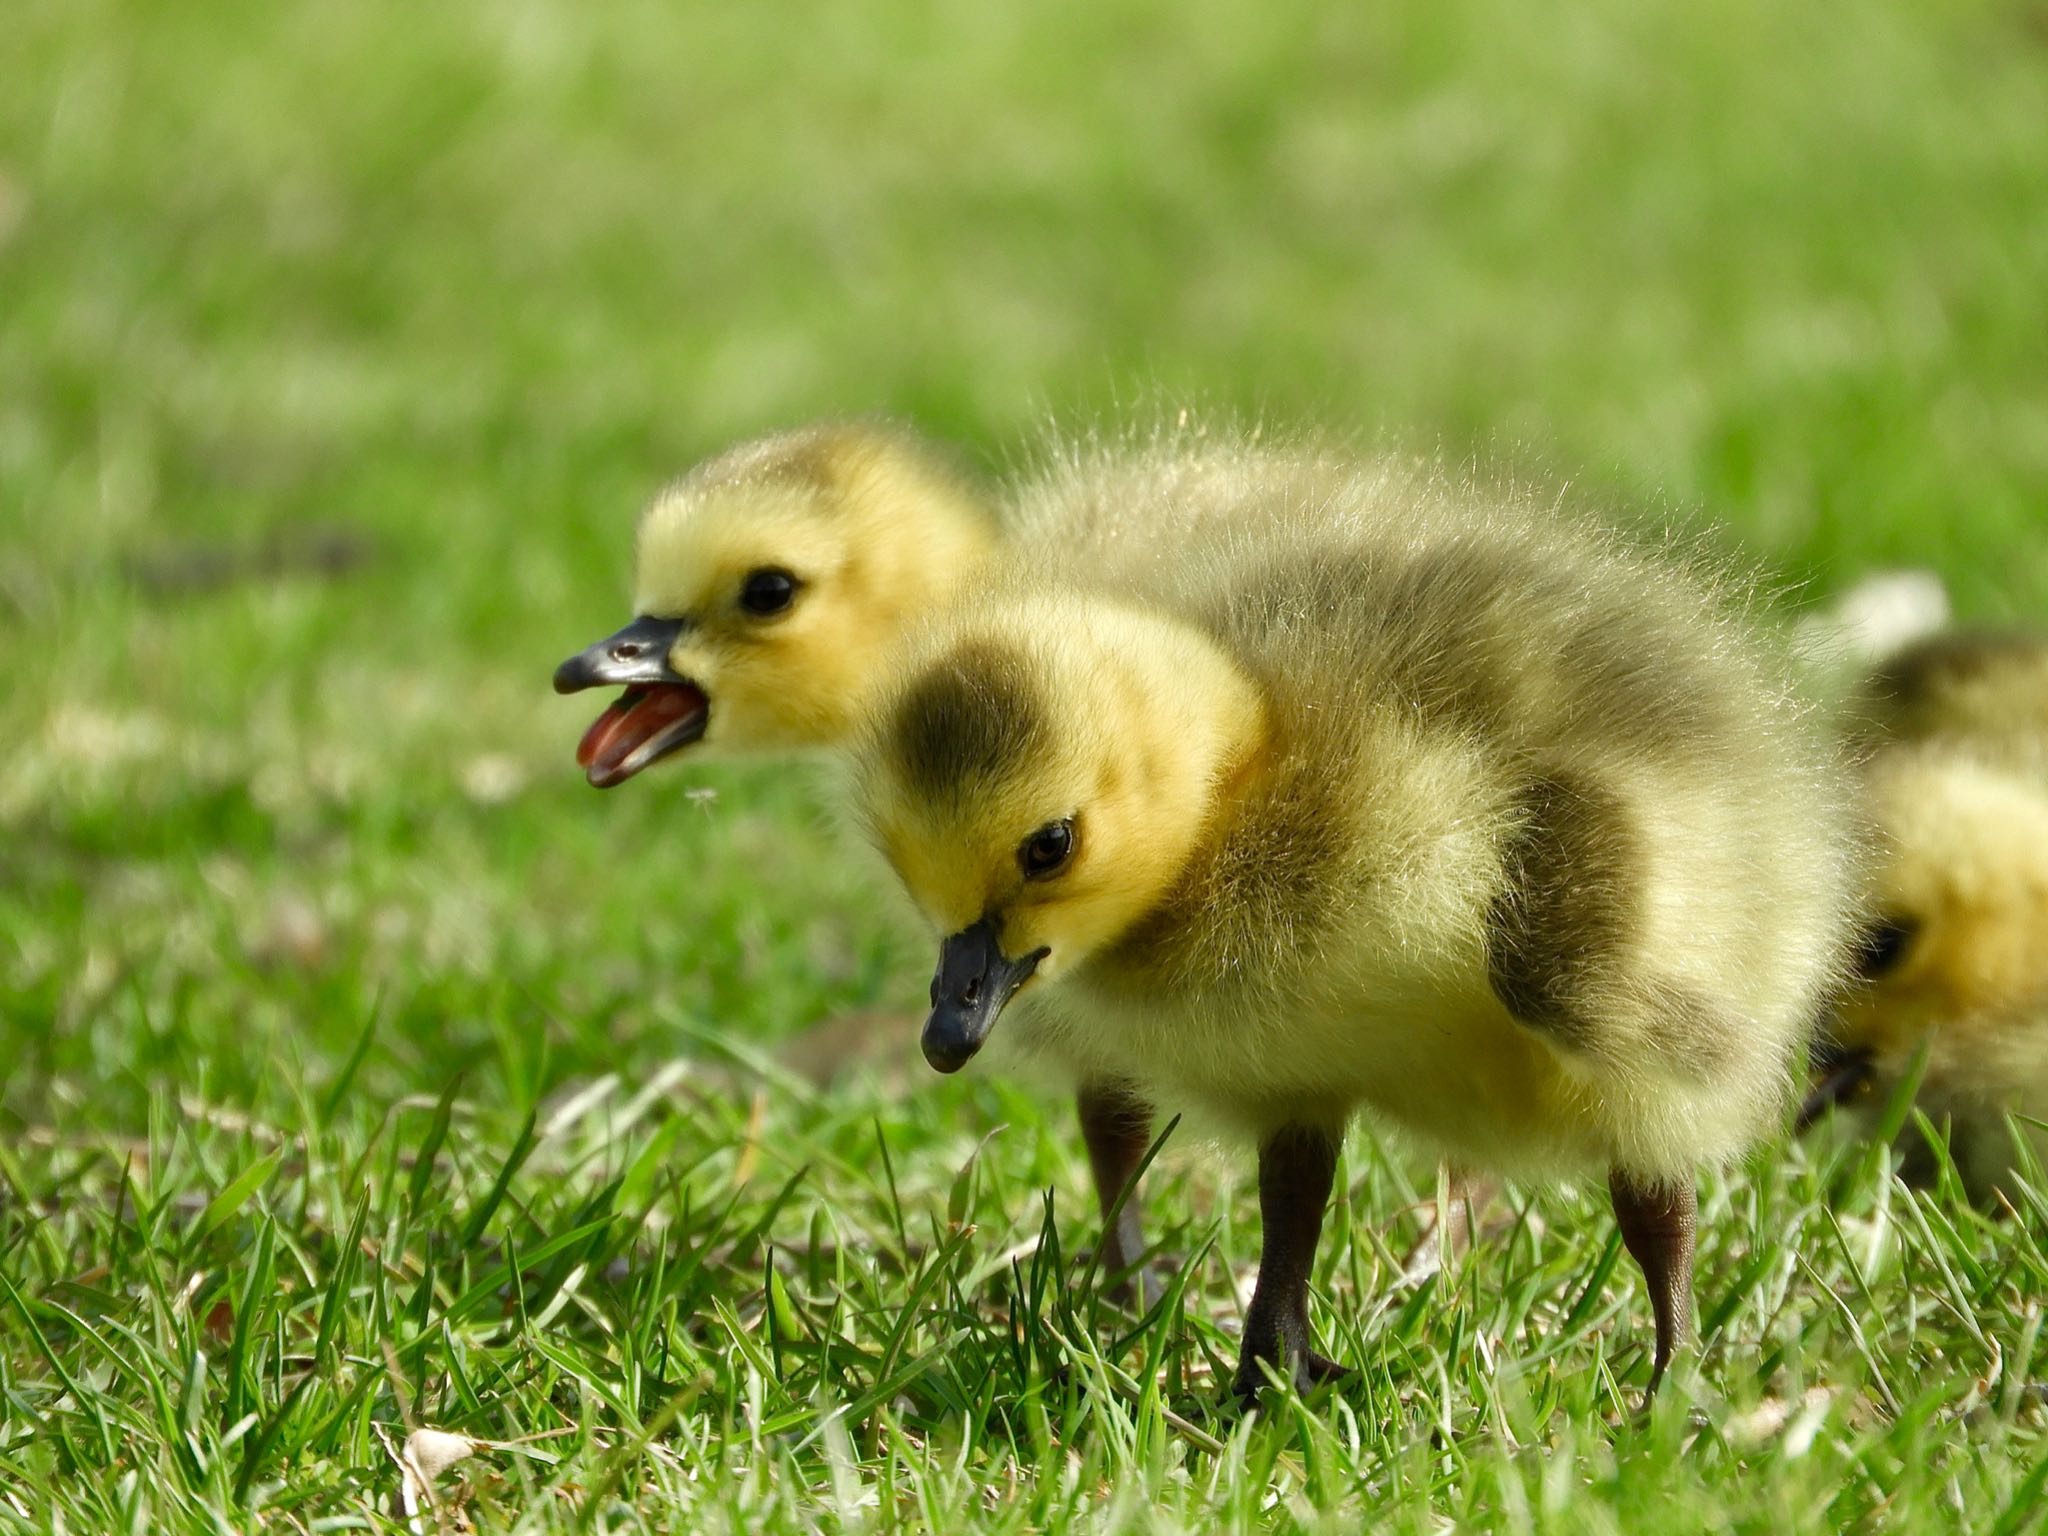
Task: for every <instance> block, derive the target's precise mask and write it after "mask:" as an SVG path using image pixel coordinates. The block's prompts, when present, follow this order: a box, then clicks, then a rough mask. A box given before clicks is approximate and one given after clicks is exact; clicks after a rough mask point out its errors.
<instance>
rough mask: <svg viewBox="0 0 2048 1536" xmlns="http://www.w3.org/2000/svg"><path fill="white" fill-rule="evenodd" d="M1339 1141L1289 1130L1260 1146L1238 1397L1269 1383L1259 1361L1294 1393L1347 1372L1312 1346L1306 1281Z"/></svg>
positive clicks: (1293, 1127) (1296, 1128) (1256, 1392)
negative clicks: (1255, 1274) (1252, 1273)
mask: <svg viewBox="0 0 2048 1536" xmlns="http://www.w3.org/2000/svg"><path fill="white" fill-rule="evenodd" d="M1337 1143H1338V1139H1337V1137H1335V1136H1332V1135H1331V1134H1330V1133H1329V1132H1327V1131H1322V1130H1317V1129H1314V1128H1312V1127H1310V1126H1305V1125H1290V1126H1287V1127H1285V1128H1283V1129H1281V1130H1279V1131H1277V1132H1275V1133H1274V1134H1273V1136H1272V1137H1271V1138H1270V1139H1269V1140H1268V1141H1267V1142H1266V1144H1265V1145H1264V1146H1263V1147H1261V1148H1259V1220H1260V1222H1261V1223H1262V1224H1263V1228H1264V1230H1263V1232H1262V1234H1261V1241H1260V1246H1259V1280H1258V1284H1257V1285H1256V1286H1255V1287H1254V1288H1253V1290H1252V1304H1251V1309H1250V1310H1249V1311H1248V1312H1246V1313H1245V1318H1244V1347H1243V1348H1242V1350H1240V1352H1239V1354H1238V1360H1237V1381H1236V1391H1237V1395H1238V1396H1239V1397H1240V1398H1242V1399H1245V1400H1247V1401H1249V1400H1251V1399H1254V1398H1256V1397H1257V1396H1258V1395H1259V1391H1260V1389H1261V1388H1262V1387H1264V1386H1265V1384H1266V1375H1265V1372H1264V1371H1262V1370H1261V1369H1260V1368H1259V1362H1260V1361H1261V1360H1266V1361H1271V1362H1272V1363H1273V1364H1274V1365H1275V1366H1277V1367H1278V1368H1279V1370H1280V1374H1281V1375H1282V1376H1283V1377H1286V1376H1291V1377H1292V1378H1293V1381H1294V1385H1295V1388H1296V1390H1298V1391H1304V1392H1305V1391H1307V1390H1308V1389H1309V1388H1310V1387H1311V1386H1313V1385H1315V1384H1316V1383H1317V1382H1319V1381H1333V1380H1335V1379H1336V1378H1337V1377H1339V1376H1344V1375H1348V1374H1349V1373H1348V1372H1347V1371H1346V1370H1345V1368H1344V1367H1343V1366H1341V1365H1338V1364H1337V1363H1336V1362H1335V1361H1333V1360H1327V1359H1325V1358H1324V1357H1323V1356H1321V1355H1319V1354H1317V1353H1316V1352H1315V1351H1314V1350H1312V1349H1310V1348H1309V1339H1308V1280H1309V1274H1310V1272H1311V1271H1312V1270H1313V1269H1314V1268H1315V1262H1316V1242H1317V1240H1318V1239H1319V1238H1320V1237H1321V1236H1322V1235H1323V1210H1324V1207H1326V1206H1327V1205H1328V1204H1329V1203H1330V1185H1331V1182H1332V1181H1333V1180H1334V1179H1335V1178H1336V1175H1337Z"/></svg>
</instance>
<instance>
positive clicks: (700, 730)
mask: <svg viewBox="0 0 2048 1536" xmlns="http://www.w3.org/2000/svg"><path fill="white" fill-rule="evenodd" d="M686 623H687V621H686V620H683V619H653V618H638V619H635V620H634V621H633V622H632V623H630V624H628V625H627V626H626V627H625V628H624V629H622V630H620V631H619V632H618V633H617V634H615V635H611V636H608V637H607V638H605V639H603V640H600V641H598V642H597V644H595V645H593V646H591V647H590V648H589V649H588V650H584V651H578V652H577V653H576V654H575V655H574V656H571V657H570V658H569V659H568V660H567V661H565V662H563V663H562V664H561V665H560V666H559V667H557V668H555V692H557V693H577V692H580V691H582V690H583V689H585V688H602V687H607V686H618V685H624V687H625V690H626V691H625V692H624V693H623V694H621V695H620V696H619V698H618V701H617V702H616V703H614V704H613V705H612V706H611V707H610V708H609V709H607V710H606V711H605V712H604V713H603V714H601V715H599V716H598V717H597V719H596V720H595V721H594V722H593V723H592V724H591V727H590V729H589V730H587V731H585V732H584V733H583V740H582V742H581V743H580V744H579V745H578V746H577V748H576V761H577V762H578V763H579V764H581V765H582V767H583V770H584V773H585V775H586V777H588V778H589V780H590V782H591V784H592V785H593V786H595V787H596V788H598V789H610V788H611V787H612V786H613V785H614V784H623V783H625V781H626V780H628V779H630V778H631V777H633V775H634V774H636V773H638V772H639V771H640V770H641V769H643V768H645V767H647V766H649V765H650V764H652V763H654V762H657V761H659V760H660V759H661V758H664V757H666V756H668V754H669V753H671V752H673V751H675V750H676V749H677V748H678V747H686V746H688V745H689V744H690V743H691V742H693V741H695V740H697V739H698V738H699V737H700V736H702V735H703V734H704V725H705V722H706V720H707V719H708V718H709V716H710V712H711V705H710V700H708V699H707V698H706V697H705V696H704V690H703V689H702V688H699V687H698V686H697V685H696V684H695V683H693V682H691V681H690V680H689V679H688V678H686V677H684V676H683V675H682V674H681V673H680V672H678V671H676V669H675V668H674V667H672V666H670V665H669V660H668V654H669V650H670V648H671V647H673V646H674V645H675V643H676V641H677V639H678V638H680V637H681V635H682V633H683V629H684V627H685V625H686Z"/></svg>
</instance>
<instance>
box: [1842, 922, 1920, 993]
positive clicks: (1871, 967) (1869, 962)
mask: <svg viewBox="0 0 2048 1536" xmlns="http://www.w3.org/2000/svg"><path fill="white" fill-rule="evenodd" d="M1919 932H1920V925H1919V924H1918V923H1916V922H1914V921H1913V920H1912V919H1910V918H1886V919H1885V920H1884V921H1883V922H1880V923H1873V924H1871V925H1870V927H1868V928H1866V929H1864V931H1863V935H1862V937H1861V938H1860V939H1858V940H1857V943H1856V974H1857V975H1858V976H1861V977H1862V978H1863V979H1864V980H1865V981H1875V980H1876V979H1877V978H1878V977H1880V976H1882V975H1884V974H1885V973H1886V972H1887V971H1894V970H1897V969H1898V966H1899V962H1900V961H1902V960H1904V959H1905V958H1906V951H1907V950H1909V949H1911V948H1912V947H1913V940H1914V937H1915V936H1916V935H1918V933H1919Z"/></svg>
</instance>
